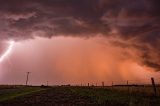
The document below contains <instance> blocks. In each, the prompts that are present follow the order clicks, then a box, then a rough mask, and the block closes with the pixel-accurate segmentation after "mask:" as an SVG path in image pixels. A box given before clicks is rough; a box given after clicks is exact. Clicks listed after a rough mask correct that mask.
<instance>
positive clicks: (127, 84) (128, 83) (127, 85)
mask: <svg viewBox="0 0 160 106" xmlns="http://www.w3.org/2000/svg"><path fill="white" fill-rule="evenodd" d="M127 90H128V93H129V82H128V80H127Z"/></svg>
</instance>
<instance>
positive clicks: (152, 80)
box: [151, 77, 157, 96]
mask: <svg viewBox="0 0 160 106" xmlns="http://www.w3.org/2000/svg"><path fill="white" fill-rule="evenodd" d="M151 82H152V87H153V91H154V95H155V96H157V89H156V84H155V81H154V78H153V77H152V78H151Z"/></svg>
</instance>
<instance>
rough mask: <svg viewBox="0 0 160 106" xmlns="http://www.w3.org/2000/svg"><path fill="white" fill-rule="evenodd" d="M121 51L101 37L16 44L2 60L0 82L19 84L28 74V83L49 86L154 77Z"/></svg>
mask: <svg viewBox="0 0 160 106" xmlns="http://www.w3.org/2000/svg"><path fill="white" fill-rule="evenodd" d="M99 41H101V42H105V43H100V42H99ZM12 46H13V45H12ZM10 47H11V45H10ZM127 51H133V50H127ZM123 52H124V49H123V48H120V47H117V46H114V45H111V44H110V43H109V40H107V39H104V38H101V37H94V38H90V39H84V38H78V37H77V38H72V37H65V38H64V37H63V36H61V37H53V38H52V39H47V38H40V37H37V38H35V39H31V40H27V41H20V42H16V43H14V49H13V50H12V53H11V54H10V57H9V60H8V59H6V60H5V61H4V63H3V67H1V70H3V77H2V78H1V82H5V83H9V84H12V83H18V84H23V83H24V82H25V75H26V72H28V71H29V72H31V76H30V83H32V84H42V83H45V82H46V81H49V82H50V83H52V84H68V83H71V84H80V83H84V84H86V83H88V82H90V83H93V84H95V83H99V84H100V83H101V81H105V82H106V84H108V85H110V84H111V82H112V81H114V82H115V83H125V82H126V80H129V81H132V82H133V83H135V82H140V81H142V82H143V80H144V79H147V81H149V79H150V77H152V76H154V77H156V78H158V75H159V73H158V72H155V71H153V69H149V68H147V67H146V66H141V65H140V64H139V63H138V61H136V60H137V58H136V56H135V57H134V55H133V54H134V53H133V54H132V56H130V57H129V56H128V57H127V58H126V55H124V54H123ZM8 78H10V79H8ZM13 81H14V82H13Z"/></svg>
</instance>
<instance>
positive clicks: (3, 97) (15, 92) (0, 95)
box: [0, 87, 45, 102]
mask: <svg viewBox="0 0 160 106" xmlns="http://www.w3.org/2000/svg"><path fill="white" fill-rule="evenodd" d="M42 90H45V89H44V88H40V87H21V88H15V89H5V90H0V102H3V101H8V100H12V99H14V98H17V97H20V96H24V95H28V94H32V93H36V92H39V91H42Z"/></svg>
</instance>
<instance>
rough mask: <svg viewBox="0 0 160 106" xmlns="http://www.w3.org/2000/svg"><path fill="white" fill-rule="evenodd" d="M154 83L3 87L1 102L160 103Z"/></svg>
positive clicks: (62, 105) (12, 105)
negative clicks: (120, 85) (133, 85)
mask: <svg viewBox="0 0 160 106" xmlns="http://www.w3.org/2000/svg"><path fill="white" fill-rule="evenodd" d="M159 93H160V88H159V87H157V96H155V95H154V92H153V90H152V87H113V88H112V87H103V88H102V87H71V86H68V87H67V86H65V87H64V86H63V87H62V86H59V87H25V86H16V87H13V86H8V87H0V106H77V105H78V106H160V95H159Z"/></svg>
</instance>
